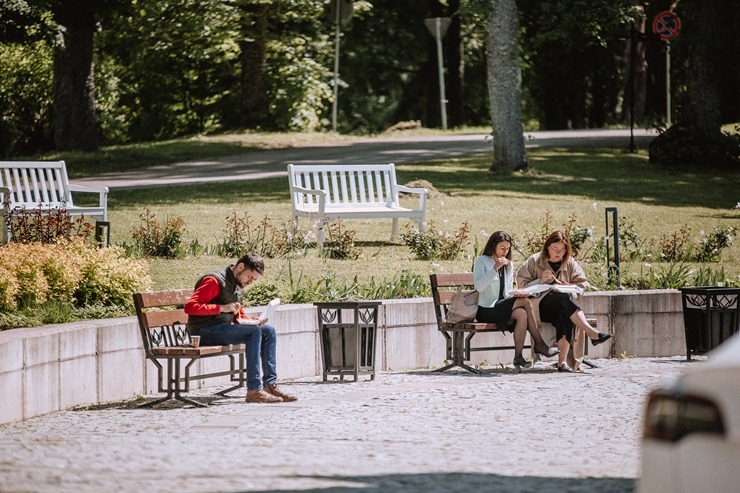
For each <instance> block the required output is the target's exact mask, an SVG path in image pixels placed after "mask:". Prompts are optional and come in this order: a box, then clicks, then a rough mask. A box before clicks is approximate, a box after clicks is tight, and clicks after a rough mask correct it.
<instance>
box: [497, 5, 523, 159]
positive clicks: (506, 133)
mask: <svg viewBox="0 0 740 493" xmlns="http://www.w3.org/2000/svg"><path fill="white" fill-rule="evenodd" d="M489 9H490V10H489V17H488V43H487V46H488V90H489V93H490V99H491V123H492V124H493V164H492V165H491V171H513V170H518V169H523V168H527V167H528V166H529V163H528V162H527V152H526V150H525V148H524V135H523V130H524V129H523V125H522V109H521V94H522V90H521V71H520V69H519V44H518V42H517V31H518V29H519V22H518V18H517V8H516V0H489Z"/></svg>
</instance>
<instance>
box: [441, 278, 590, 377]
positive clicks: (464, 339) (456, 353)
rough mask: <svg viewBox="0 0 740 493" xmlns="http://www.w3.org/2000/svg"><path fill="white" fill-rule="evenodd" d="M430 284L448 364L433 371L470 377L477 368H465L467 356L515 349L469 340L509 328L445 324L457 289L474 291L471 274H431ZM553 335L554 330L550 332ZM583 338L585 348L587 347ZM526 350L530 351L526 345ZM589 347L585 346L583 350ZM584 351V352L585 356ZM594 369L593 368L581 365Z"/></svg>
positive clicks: (488, 325) (472, 324)
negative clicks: (450, 371)
mask: <svg viewBox="0 0 740 493" xmlns="http://www.w3.org/2000/svg"><path fill="white" fill-rule="evenodd" d="M429 280H430V282H431V285H432V298H433V301H434V311H435V314H436V317H437V328H438V329H439V331H440V332H441V333H442V335H444V337H445V342H446V358H445V359H446V360H447V361H449V362H450V363H449V364H447V365H445V366H443V367H441V368H437V369H436V370H435V371H439V372H442V371H445V370H448V369H450V368H454V367H456V366H459V367H461V368H464V369H466V370H468V371H470V372H472V373H480V371H479V370H478V369H477V368H473V367H472V366H470V365H468V364H466V361H470V353H472V352H473V351H503V350H507V349H514V346H513V345H502V346H473V345H472V340H473V337H475V335H476V334H479V333H483V332H509V331H511V327H499V326H497V325H496V324H491V323H484V322H458V323H452V322H447V310H448V309H449V305H450V303H451V302H452V297H453V296H454V295H455V293H456V292H457V290H458V289H461V288H462V289H473V273H472V272H464V273H453V274H431V275H430V276H429ZM588 321H589V323H590V324H591V325H592V326H594V327H596V319H594V318H589V319H588ZM553 331H554V328H553ZM553 338H554V337H553ZM586 339H588V338H586V337H584V344H585V343H586ZM524 348H525V349H527V348H531V346H530V345H525V346H524ZM587 348H588V345H587V344H586V345H585V349H587ZM585 352H586V351H585V350H584V353H585ZM583 363H586V364H588V365H589V366H591V367H593V366H594V365H593V364H591V363H589V362H586V361H583Z"/></svg>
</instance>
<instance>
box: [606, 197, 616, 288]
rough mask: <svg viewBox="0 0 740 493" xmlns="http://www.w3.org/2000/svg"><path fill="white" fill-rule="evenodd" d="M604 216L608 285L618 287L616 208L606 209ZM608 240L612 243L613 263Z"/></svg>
mask: <svg viewBox="0 0 740 493" xmlns="http://www.w3.org/2000/svg"><path fill="white" fill-rule="evenodd" d="M604 216H605V218H606V269H607V278H608V279H609V284H611V285H613V286H618V285H619V215H618V211H617V208H616V207H607V208H606V210H605V212H604ZM609 216H611V226H612V227H611V233H610V232H609ZM609 238H612V239H613V241H614V262H613V263H612V262H611V255H610V252H609Z"/></svg>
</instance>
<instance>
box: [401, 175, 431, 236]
mask: <svg viewBox="0 0 740 493" xmlns="http://www.w3.org/2000/svg"><path fill="white" fill-rule="evenodd" d="M396 190H397V191H399V192H404V193H413V194H417V195H418V196H419V210H420V211H424V213H423V214H422V215H423V218H422V220H421V224H420V225H419V226H420V229H421V230H422V231H423V230H424V226H423V223H425V222H426V208H427V194H428V193H429V192H428V191H427V189H426V188H411V187H407V186H405V185H396Z"/></svg>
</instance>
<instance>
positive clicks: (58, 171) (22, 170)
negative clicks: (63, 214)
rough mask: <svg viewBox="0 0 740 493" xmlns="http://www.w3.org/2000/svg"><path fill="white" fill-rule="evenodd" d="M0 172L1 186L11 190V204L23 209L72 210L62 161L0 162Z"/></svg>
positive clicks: (70, 195)
mask: <svg viewBox="0 0 740 493" xmlns="http://www.w3.org/2000/svg"><path fill="white" fill-rule="evenodd" d="M0 170H2V173H0V186H4V187H8V188H10V190H11V192H10V201H11V203H14V204H17V205H20V206H24V207H26V208H35V207H38V206H39V205H42V206H48V207H53V208H56V207H61V206H66V207H72V206H74V204H73V203H72V193H71V192H70V190H69V179H68V177H67V169H66V166H65V164H64V161H38V162H23V161H2V162H0Z"/></svg>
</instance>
